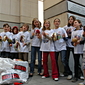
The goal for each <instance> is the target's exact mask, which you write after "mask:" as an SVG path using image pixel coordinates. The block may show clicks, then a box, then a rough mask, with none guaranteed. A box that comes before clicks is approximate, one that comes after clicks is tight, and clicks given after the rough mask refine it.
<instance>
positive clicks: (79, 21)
mask: <svg viewBox="0 0 85 85" xmlns="http://www.w3.org/2000/svg"><path fill="white" fill-rule="evenodd" d="M75 21H77V22H78V23H79V24H80V28H81V27H82V26H83V25H82V23H81V20H79V19H76V20H75Z"/></svg>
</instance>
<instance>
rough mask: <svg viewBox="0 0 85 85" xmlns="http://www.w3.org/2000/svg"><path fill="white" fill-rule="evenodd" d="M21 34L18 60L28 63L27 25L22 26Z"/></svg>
mask: <svg viewBox="0 0 85 85" xmlns="http://www.w3.org/2000/svg"><path fill="white" fill-rule="evenodd" d="M22 29H23V32H21V33H19V34H18V36H19V44H20V47H19V58H20V59H22V60H24V61H28V52H29V46H30V33H29V32H28V29H29V26H28V24H23V26H22Z"/></svg>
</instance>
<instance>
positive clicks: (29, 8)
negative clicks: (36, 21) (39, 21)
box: [0, 0, 38, 28]
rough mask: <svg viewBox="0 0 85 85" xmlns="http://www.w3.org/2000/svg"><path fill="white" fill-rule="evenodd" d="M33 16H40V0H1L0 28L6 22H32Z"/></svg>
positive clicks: (16, 23)
mask: <svg viewBox="0 0 85 85" xmlns="http://www.w3.org/2000/svg"><path fill="white" fill-rule="evenodd" d="M33 18H38V0H0V28H2V25H3V24H4V23H9V24H10V25H12V26H13V25H16V26H17V25H18V26H19V25H20V24H22V23H29V24H31V22H32V19H33Z"/></svg>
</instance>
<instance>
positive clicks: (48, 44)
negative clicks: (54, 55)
mask: <svg viewBox="0 0 85 85" xmlns="http://www.w3.org/2000/svg"><path fill="white" fill-rule="evenodd" d="M44 32H45V33H47V36H48V37H52V35H53V32H54V31H53V30H45V31H44ZM40 50H41V51H46V52H52V51H55V49H54V43H53V41H52V40H49V39H48V38H46V37H45V36H43V35H42V43H41V47H40Z"/></svg>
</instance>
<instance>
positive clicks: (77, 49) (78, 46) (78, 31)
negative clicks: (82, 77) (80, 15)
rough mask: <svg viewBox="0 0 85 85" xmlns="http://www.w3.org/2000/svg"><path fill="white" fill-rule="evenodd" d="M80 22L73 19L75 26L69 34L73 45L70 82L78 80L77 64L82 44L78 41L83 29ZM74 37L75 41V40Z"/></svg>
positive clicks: (81, 51)
mask: <svg viewBox="0 0 85 85" xmlns="http://www.w3.org/2000/svg"><path fill="white" fill-rule="evenodd" d="M81 26H82V23H81V21H80V20H75V21H74V27H75V28H76V29H75V30H74V31H73V32H72V35H71V40H72V44H73V46H74V73H75V75H74V78H73V80H72V82H76V81H78V75H79V74H78V65H79V59H80V55H81V54H83V44H81V43H79V41H80V40H81V38H82V34H83V30H82V28H81ZM75 39H76V41H75Z"/></svg>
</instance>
